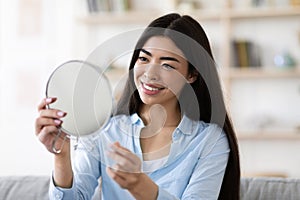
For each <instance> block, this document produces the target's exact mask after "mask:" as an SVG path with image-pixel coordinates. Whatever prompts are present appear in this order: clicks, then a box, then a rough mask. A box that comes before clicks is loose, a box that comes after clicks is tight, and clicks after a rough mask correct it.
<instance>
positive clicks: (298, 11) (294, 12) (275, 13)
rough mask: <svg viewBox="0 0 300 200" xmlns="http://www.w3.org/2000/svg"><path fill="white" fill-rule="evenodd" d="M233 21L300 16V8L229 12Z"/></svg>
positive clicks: (233, 10) (232, 10)
mask: <svg viewBox="0 0 300 200" xmlns="http://www.w3.org/2000/svg"><path fill="white" fill-rule="evenodd" d="M228 12H229V13H228V16H229V17H230V18H231V19H248V18H273V17H293V16H300V6H297V7H296V6H295V7H283V8H249V9H231V10H228Z"/></svg>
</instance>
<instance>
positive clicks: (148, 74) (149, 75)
mask: <svg viewBox="0 0 300 200" xmlns="http://www.w3.org/2000/svg"><path fill="white" fill-rule="evenodd" d="M144 77H145V78H146V79H147V80H151V81H157V80H158V79H159V67H158V66H157V65H155V64H149V65H148V66H147V67H146V70H145V72H144Z"/></svg>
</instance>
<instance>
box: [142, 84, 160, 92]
mask: <svg viewBox="0 0 300 200" xmlns="http://www.w3.org/2000/svg"><path fill="white" fill-rule="evenodd" d="M143 85H144V88H146V89H147V90H150V91H157V90H159V89H158V88H153V87H150V86H148V85H146V84H143Z"/></svg>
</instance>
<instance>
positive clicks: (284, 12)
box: [75, 6, 300, 25]
mask: <svg viewBox="0 0 300 200" xmlns="http://www.w3.org/2000/svg"><path fill="white" fill-rule="evenodd" d="M170 12H171V11H170ZM170 12H164V11H159V10H156V11H155V10H154V11H143V12H142V11H123V12H99V13H96V14H86V15H84V16H77V17H75V19H76V21H78V22H80V23H83V24H87V25H95V24H120V23H127V24H130V23H146V22H147V23H148V22H150V21H151V20H153V19H154V18H155V17H158V16H161V15H163V14H166V13H170ZM174 12H177V11H174ZM179 12H180V13H182V14H188V15H192V16H193V17H195V18H196V19H197V20H199V21H202V20H216V21H218V20H221V19H225V18H227V19H232V20H234V19H247V18H250V19H251V18H263V17H289V16H291V17H292V16H300V6H295V7H287V8H245V9H242V8H240V9H236V8H232V9H228V8H225V9H216V10H209V9H208V10H205V9H199V10H190V11H182V12H181V11H179Z"/></svg>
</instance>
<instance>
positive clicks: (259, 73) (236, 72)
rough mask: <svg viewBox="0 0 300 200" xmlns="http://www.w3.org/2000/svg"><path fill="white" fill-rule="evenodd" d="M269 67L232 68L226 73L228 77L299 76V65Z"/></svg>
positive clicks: (275, 77)
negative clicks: (280, 67) (293, 66)
mask: <svg viewBox="0 0 300 200" xmlns="http://www.w3.org/2000/svg"><path fill="white" fill-rule="evenodd" d="M270 68H271V67H266V68H261V67H252V68H234V67H231V69H230V70H229V71H228V73H227V75H226V76H227V77H228V78H230V79H249V78H251V79H257V78H258V79H259V78H270V79H277V78H278V79H279V78H300V67H295V68H292V69H274V68H275V67H273V69H270Z"/></svg>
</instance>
